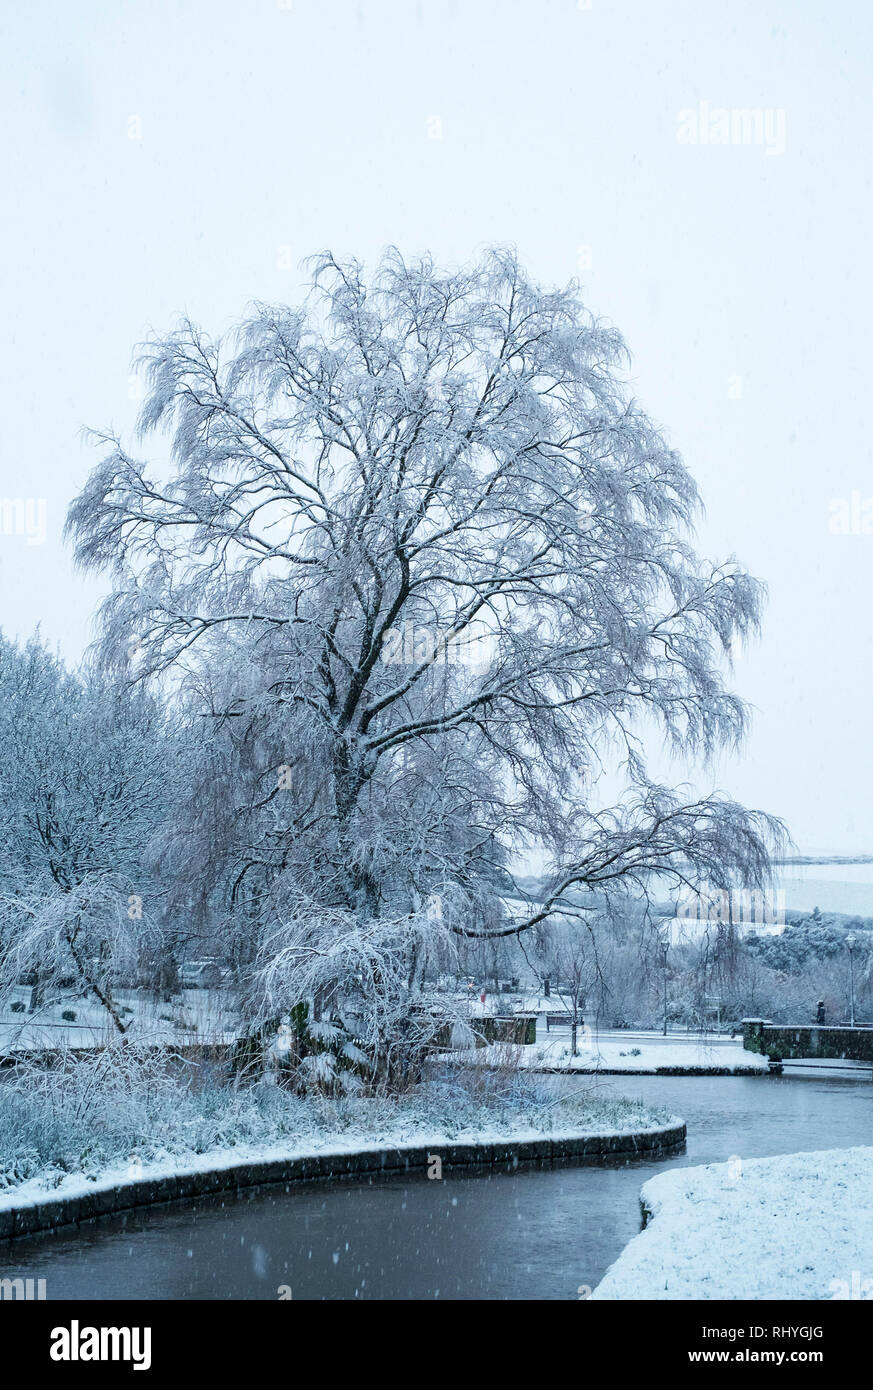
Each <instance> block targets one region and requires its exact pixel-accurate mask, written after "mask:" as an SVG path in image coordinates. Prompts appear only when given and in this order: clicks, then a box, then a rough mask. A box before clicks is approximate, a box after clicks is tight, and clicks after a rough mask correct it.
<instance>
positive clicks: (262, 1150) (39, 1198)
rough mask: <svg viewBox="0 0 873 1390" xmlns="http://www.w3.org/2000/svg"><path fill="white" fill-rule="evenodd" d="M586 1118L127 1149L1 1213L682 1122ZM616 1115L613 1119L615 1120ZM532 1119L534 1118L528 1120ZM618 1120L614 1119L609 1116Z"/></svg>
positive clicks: (38, 1182) (641, 1111)
mask: <svg viewBox="0 0 873 1390" xmlns="http://www.w3.org/2000/svg"><path fill="white" fill-rule="evenodd" d="M588 1108H589V1114H588V1117H587V1119H586V1118H579V1119H576V1120H574V1122H573V1124H572V1125H566V1124H562V1123H561V1121H560V1119H556V1118H555V1117H554V1111H551V1113H550V1114H548V1115H546V1114H540V1115H539V1116H536V1117H528V1119H527V1122H526V1121H525V1118H524V1117H522V1116H520V1117H519V1118H518V1120H517V1121H516V1123H515V1124H513V1123H508V1124H507V1123H506V1122H505V1121H503V1122H501V1123H500V1124H499V1125H477V1124H475V1123H470V1124H468V1125H460V1126H458V1127H457V1128H455V1127H452V1130H451V1133H447V1132H446V1130H445V1129H443V1130H442V1131H440V1130H439V1129H434V1128H433V1126H432V1124H430V1125H429V1124H428V1123H427V1122H426V1120H424V1119H423V1118H422V1117H420V1116H416V1115H409V1116H404V1115H403V1114H402V1112H401V1113H400V1114H399V1115H397V1117H396V1118H395V1121H394V1123H393V1125H392V1124H388V1125H383V1126H375V1125H374V1126H370V1125H360V1126H359V1127H356V1128H353V1129H349V1130H346V1132H344V1133H343V1134H336V1133H324V1134H321V1135H317V1134H312V1133H309V1134H307V1135H306V1136H305V1137H302V1138H301V1139H299V1140H297V1141H296V1142H295V1141H293V1140H289V1139H287V1138H286V1139H285V1140H284V1141H283V1142H282V1143H273V1144H270V1143H254V1144H253V1143H237V1144H233V1145H232V1146H223V1147H215V1148H210V1149H208V1150H207V1151H206V1152H205V1153H197V1154H193V1153H190V1152H189V1153H183V1152H177V1153H175V1154H172V1155H170V1154H167V1155H166V1156H165V1157H164V1158H162V1159H160V1160H152V1161H143V1160H142V1159H141V1158H140V1157H139V1155H138V1154H136V1153H132V1154H131V1155H130V1158H129V1159H128V1161H127V1162H126V1163H121V1164H118V1163H116V1164H111V1165H106V1166H103V1167H100V1168H98V1169H94V1170H92V1171H90V1172H88V1173H84V1172H75V1173H62V1172H59V1171H58V1170H53V1171H51V1172H42V1173H39V1174H36V1175H35V1176H34V1177H32V1178H28V1179H27V1180H26V1181H24V1182H20V1183H17V1184H16V1185H15V1186H14V1187H6V1188H2V1189H0V1211H3V1210H6V1209H8V1208H10V1207H15V1208H16V1209H18V1208H20V1207H26V1206H31V1205H33V1204H34V1203H39V1202H46V1201H54V1200H56V1199H57V1198H58V1197H78V1196H81V1195H82V1194H83V1193H86V1192H103V1191H106V1190H107V1189H108V1188H112V1187H117V1186H124V1185H126V1184H127V1183H130V1182H133V1181H140V1180H141V1179H157V1178H166V1177H173V1176H175V1175H176V1174H180V1173H202V1172H211V1171H213V1170H215V1169H224V1168H236V1167H238V1166H239V1165H240V1164H245V1163H260V1162H265V1161H269V1160H272V1159H280V1160H290V1159H292V1158H303V1157H311V1156H313V1155H318V1156H320V1157H324V1156H327V1155H330V1154H348V1153H360V1152H373V1151H376V1152H378V1151H379V1150H381V1149H386V1148H387V1149H392V1150H400V1151H403V1150H404V1149H414V1148H418V1149H420V1148H423V1147H427V1148H428V1149H432V1150H433V1152H434V1153H435V1154H439V1153H440V1151H441V1149H442V1148H443V1147H444V1146H446V1145H449V1144H472V1143H481V1144H489V1143H502V1142H506V1141H507V1140H509V1141H513V1142H517V1143H522V1142H524V1141H526V1140H533V1139H542V1138H543V1136H544V1135H548V1136H549V1138H551V1139H553V1140H555V1141H558V1142H560V1140H562V1139H571V1138H572V1139H576V1138H578V1137H579V1136H580V1135H585V1134H592V1135H595V1134H596V1135H598V1136H600V1137H601V1138H603V1137H612V1136H616V1135H621V1134H627V1133H646V1132H648V1131H652V1130H659V1129H662V1128H664V1126H665V1125H670V1126H672V1125H679V1124H682V1120H681V1119H680V1118H679V1116H677V1115H669V1114H665V1115H663V1116H662V1115H659V1114H658V1113H657V1112H656V1111H654V1110H653V1109H652V1107H650V1106H644V1105H643V1104H642V1102H639V1103H638V1104H636V1105H634V1103H632V1102H626V1103H625V1104H624V1107H623V1108H619V1107H618V1106H616V1105H615V1104H614V1103H610V1102H609V1101H608V1100H607V1101H598V1100H596V1099H592V1101H591V1102H590V1105H589V1107H588ZM619 1117H620V1118H619ZM531 1118H534V1119H535V1123H531V1122H530V1119H531ZM617 1119H618V1120H619V1122H618V1123H616V1120H617Z"/></svg>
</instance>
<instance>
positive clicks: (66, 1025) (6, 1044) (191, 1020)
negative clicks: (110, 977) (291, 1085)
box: [0, 985, 236, 1055]
mask: <svg viewBox="0 0 873 1390" xmlns="http://www.w3.org/2000/svg"><path fill="white" fill-rule="evenodd" d="M30 997H31V991H30V988H29V987H28V986H25V985H20V986H18V988H17V989H15V990H13V992H12V998H13V999H16V1000H17V1001H18V1002H19V1003H21V1004H22V1005H24V1010H23V1012H20V1013H13V1012H12V1009H11V1008H10V1007H8V1006H7V1007H6V1008H4V1009H3V1010H2V1011H0V1055H2V1054H3V1053H4V1052H15V1051H21V1050H23V1049H32V1048H41V1047H74V1048H75V1047H99V1046H101V1045H102V1044H103V1043H105V1042H106V1039H107V1036H108V1035H111V1034H112V1033H113V1032H114V1027H113V1025H112V1022H111V1020H110V1019H109V1018H108V1016H107V1013H106V1010H105V1009H104V1007H103V1005H102V1004H100V1003H98V1002H97V1001H96V1000H92V999H83V998H82V997H81V996H80V995H76V994H74V993H72V992H70V993H69V994H67V995H65V996H64V997H62V998H61V999H58V1000H55V1001H53V1002H52V1003H50V1004H47V1005H46V1006H45V1007H44V1008H42V1009H40V1010H39V1011H38V1012H37V1013H35V1014H31V1013H30V1012H29V1006H30ZM117 1003H118V1005H119V1007H120V1009H121V1011H122V1017H123V1020H124V1022H125V1024H126V1025H127V1026H128V1027H129V1028H131V1027H132V1031H133V1032H134V1033H135V1034H136V1036H137V1037H139V1038H142V1039H147V1040H148V1041H154V1042H156V1043H158V1042H174V1043H188V1042H201V1041H203V1042H219V1041H232V1040H233V1038H235V1036H236V1029H235V1027H234V1022H235V1020H234V1018H233V1015H232V1013H231V1012H229V1010H228V1004H227V996H226V995H225V994H223V993H222V991H221V990H218V989H186V990H181V991H179V993H178V994H176V995H175V996H174V999H173V1002H172V1003H163V1002H157V1001H155V999H154V998H152V997H149V996H147V995H145V994H142V993H138V992H137V991H135V990H119V991H118V994H117ZM64 1013H68V1014H73V1015H74V1017H73V1018H72V1019H65V1018H64V1017H63V1015H64Z"/></svg>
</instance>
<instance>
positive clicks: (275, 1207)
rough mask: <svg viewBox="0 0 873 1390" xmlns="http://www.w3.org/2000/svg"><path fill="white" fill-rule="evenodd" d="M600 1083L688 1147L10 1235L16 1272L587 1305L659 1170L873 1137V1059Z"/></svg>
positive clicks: (67, 1282)
mask: <svg viewBox="0 0 873 1390" xmlns="http://www.w3.org/2000/svg"><path fill="white" fill-rule="evenodd" d="M585 1084H587V1083H586V1082H585V1081H583V1080H582V1079H575V1078H574V1079H566V1080H565V1079H564V1078H561V1079H560V1081H558V1082H556V1085H560V1086H574V1087H575V1086H578V1085H585ZM598 1084H599V1087H601V1088H603V1089H604V1090H606V1091H607V1092H608V1093H611V1094H614V1095H638V1096H642V1097H643V1098H644V1099H646V1100H648V1101H650V1102H651V1103H653V1104H656V1105H659V1106H665V1107H667V1108H669V1109H670V1110H671V1111H673V1112H675V1113H676V1114H679V1115H682V1116H683V1117H684V1118H685V1120H686V1121H687V1124H688V1148H687V1152H686V1153H685V1154H683V1155H681V1156H679V1157H678V1158H677V1157H674V1158H670V1159H667V1160H664V1161H663V1162H640V1163H634V1164H631V1165H628V1166H623V1167H607V1166H597V1167H582V1168H580V1167H560V1168H544V1169H542V1168H523V1169H519V1170H517V1171H515V1172H508V1173H502V1172H495V1173H489V1174H487V1175H482V1176H470V1175H468V1173H467V1172H463V1173H461V1172H455V1173H453V1172H446V1173H445V1174H444V1177H443V1178H442V1180H441V1181H429V1180H428V1179H427V1178H426V1177H425V1176H424V1175H421V1176H415V1177H404V1178H386V1179H377V1180H374V1181H372V1182H367V1181H364V1182H362V1181H343V1182H337V1183H330V1184H328V1183H320V1184H316V1185H314V1186H311V1187H308V1188H300V1189H299V1190H296V1191H292V1192H290V1193H287V1194H286V1193H285V1192H284V1191H281V1190H279V1189H276V1188H272V1189H270V1188H262V1189H258V1190H252V1191H249V1192H245V1193H242V1194H240V1195H239V1196H226V1195H225V1196H222V1197H211V1198H204V1199H202V1200H199V1201H196V1202H191V1203H186V1204H185V1205H182V1206H173V1207H163V1208H155V1209H152V1210H145V1211H142V1212H137V1213H131V1214H130V1215H128V1216H126V1217H115V1218H110V1219H108V1220H102V1221H100V1222H98V1223H95V1224H93V1225H86V1226H83V1227H80V1228H77V1229H72V1228H71V1229H70V1230H69V1231H62V1232H60V1233H58V1234H56V1235H53V1236H51V1235H50V1236H38V1237H32V1238H28V1239H26V1240H23V1241H18V1242H12V1243H8V1244H6V1245H5V1246H3V1247H2V1250H0V1276H7V1277H12V1276H14V1275H24V1276H27V1277H31V1278H44V1279H45V1280H46V1296H47V1298H48V1299H75V1300H78V1299H277V1298H278V1297H279V1296H280V1293H279V1291H280V1288H281V1287H282V1286H285V1288H286V1289H290V1290H291V1295H290V1296H291V1297H293V1298H294V1299H355V1298H358V1299H407V1298H415V1299H437V1298H449V1299H521V1298H536V1299H573V1298H577V1297H579V1290H580V1288H581V1289H582V1290H583V1291H584V1289H585V1288H593V1287H594V1286H595V1285H596V1284H597V1283H598V1281H599V1280H600V1279H601V1277H602V1276H603V1274H604V1272H605V1271H606V1269H607V1267H608V1265H609V1264H611V1262H612V1261H613V1260H614V1259H615V1258H616V1257H617V1256H618V1254H619V1253H620V1252H621V1250H622V1249H623V1248H624V1246H625V1245H626V1244H627V1242H628V1241H629V1240H630V1239H631V1237H632V1236H633V1235H635V1234H636V1232H637V1231H638V1230H639V1225H640V1212H639V1203H638V1194H639V1189H640V1186H641V1185H642V1183H643V1182H645V1180H646V1179H647V1178H648V1177H650V1176H652V1175H653V1174H654V1173H657V1172H660V1171H661V1170H662V1169H664V1168H667V1167H675V1166H677V1165H678V1164H689V1163H708V1162H713V1161H721V1160H725V1159H727V1158H730V1157H731V1156H732V1155H740V1156H741V1157H743V1158H754V1157H761V1156H765V1155H768V1154H778V1153H791V1152H795V1151H797V1150H801V1149H807V1150H809V1149H821V1148H838V1147H848V1146H850V1145H853V1144H870V1145H873V1085H871V1081H870V1073H869V1071H867V1072H864V1073H860V1072H859V1073H856V1074H855V1075H854V1076H845V1075H842V1076H841V1075H837V1074H831V1075H829V1076H823V1075H817V1074H808V1073H806V1074H801V1073H799V1072H797V1073H795V1074H786V1075H784V1076H782V1077H770V1076H762V1077H749V1078H740V1077H656V1076H649V1077H646V1076H629V1077H610V1078H604V1079H602V1080H601V1081H600V1082H599V1083H598ZM285 1296H286V1297H287V1296H288V1294H287V1292H286V1293H285Z"/></svg>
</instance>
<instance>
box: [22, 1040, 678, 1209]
mask: <svg viewBox="0 0 873 1390" xmlns="http://www.w3.org/2000/svg"><path fill="white" fill-rule="evenodd" d="M125 1061H126V1065H125V1066H118V1065H116V1066H112V1065H111V1064H110V1059H109V1058H108V1056H107V1054H105V1053H104V1054H100V1055H98V1056H95V1057H93V1058H83V1059H81V1060H79V1061H76V1062H74V1063H72V1064H70V1066H69V1069H68V1070H67V1071H66V1072H65V1073H64V1074H63V1075H62V1076H61V1075H58V1074H57V1073H55V1072H54V1071H53V1070H51V1069H49V1070H46V1071H41V1070H40V1069H31V1070H29V1071H27V1072H26V1073H24V1074H23V1075H22V1076H20V1077H15V1076H13V1075H9V1076H8V1077H7V1078H6V1079H5V1080H4V1081H3V1082H2V1084H0V1215H2V1212H3V1210H4V1209H7V1208H9V1207H14V1206H17V1205H18V1204H20V1203H21V1202H22V1201H32V1200H34V1199H39V1198H43V1199H47V1198H58V1197H63V1196H66V1195H74V1194H76V1193H80V1192H83V1191H89V1190H96V1189H97V1188H98V1187H101V1188H102V1187H107V1186H108V1187H114V1186H117V1185H118V1184H119V1183H124V1182H126V1181H128V1180H139V1179H140V1178H143V1179H152V1178H155V1179H157V1178H161V1179H162V1178H164V1177H167V1176H170V1175H172V1174H175V1173H180V1172H193V1171H201V1170H206V1169H210V1170H212V1169H216V1168H220V1167H222V1166H234V1165H239V1164H241V1163H252V1162H262V1161H268V1160H273V1159H279V1158H281V1159H283V1160H284V1159H288V1160H291V1159H296V1158H302V1157H311V1156H320V1155H328V1154H331V1153H333V1154H343V1153H352V1152H358V1151H373V1150H380V1151H381V1150H387V1149H400V1148H409V1147H410V1146H413V1147H415V1146H417V1147H419V1148H421V1147H422V1146H427V1145H430V1146H434V1147H435V1148H436V1149H437V1151H438V1149H439V1146H441V1145H448V1144H467V1143H472V1144H477V1143H492V1144H494V1143H502V1144H506V1145H509V1146H512V1145H519V1144H522V1143H530V1142H533V1141H541V1140H547V1141H560V1140H561V1139H562V1138H563V1137H565V1136H568V1135H569V1136H573V1137H576V1138H579V1137H584V1136H616V1135H626V1134H638V1133H641V1132H645V1131H652V1130H657V1129H658V1128H660V1127H663V1126H664V1125H665V1124H670V1123H672V1124H677V1123H681V1121H676V1120H675V1118H673V1117H671V1116H670V1115H669V1114H668V1113H667V1112H666V1111H662V1110H660V1109H658V1108H656V1107H653V1106H650V1105H645V1104H643V1103H642V1102H641V1101H635V1100H627V1099H623V1098H618V1097H613V1098H605V1097H602V1096H595V1095H591V1094H589V1093H582V1094H578V1095H573V1096H566V1097H565V1096H561V1097H556V1096H555V1094H554V1090H553V1088H551V1087H550V1086H549V1085H548V1083H547V1082H546V1081H545V1080H544V1079H542V1078H537V1077H536V1076H533V1075H529V1074H519V1073H517V1072H516V1073H514V1074H511V1075H506V1074H502V1075H499V1074H495V1073H491V1072H485V1071H482V1070H480V1069H478V1068H475V1069H467V1070H466V1071H463V1070H458V1069H455V1068H452V1069H451V1071H450V1072H448V1073H446V1074H445V1075H435V1076H433V1077H432V1078H431V1079H430V1080H428V1081H427V1082H426V1083H423V1084H422V1085H421V1086H419V1087H418V1088H416V1089H414V1090H412V1091H410V1092H408V1093H405V1094H403V1095H400V1096H398V1097H395V1098H386V1097H378V1096H374V1097H366V1096H356V1095H345V1096H343V1095H337V1096H334V1097H328V1096H319V1095H309V1096H301V1095H297V1094H295V1093H294V1092H293V1091H291V1090H288V1089H285V1088H284V1087H282V1086H279V1085H277V1084H275V1082H270V1081H269V1080H268V1079H264V1080H262V1081H259V1082H254V1083H252V1084H249V1085H245V1086H239V1087H236V1088H235V1087H234V1086H233V1085H232V1084H229V1083H224V1084H218V1083H209V1082H208V1080H205V1079H204V1080H203V1081H201V1082H198V1083H196V1084H195V1083H194V1082H189V1083H188V1084H186V1083H184V1082H183V1081H181V1080H180V1079H179V1078H178V1077H176V1078H173V1077H172V1076H170V1075H168V1074H167V1073H166V1070H165V1069H164V1068H162V1067H160V1066H159V1065H158V1063H157V1061H155V1059H150V1058H149V1057H147V1056H146V1057H144V1058H143V1059H141V1060H140V1061H139V1062H136V1061H135V1059H133V1058H130V1057H128V1058H126V1059H125ZM195 1074H196V1073H195ZM548 1155H549V1156H551V1149H549V1150H548ZM377 1166H378V1165H377Z"/></svg>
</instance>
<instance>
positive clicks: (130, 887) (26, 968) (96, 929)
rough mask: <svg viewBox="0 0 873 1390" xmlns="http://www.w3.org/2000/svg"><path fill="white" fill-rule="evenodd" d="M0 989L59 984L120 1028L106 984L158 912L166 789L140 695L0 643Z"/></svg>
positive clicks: (130, 960)
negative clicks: (154, 860) (27, 982)
mask: <svg viewBox="0 0 873 1390" xmlns="http://www.w3.org/2000/svg"><path fill="white" fill-rule="evenodd" d="M0 739H2V746H3V752H4V767H3V778H2V779H0V989H8V988H11V987H14V985H15V984H16V983H17V981H18V980H19V979H21V978H31V979H32V980H33V981H34V991H33V1003H34V1006H35V1007H38V1006H39V1005H40V1004H41V1003H42V1001H43V999H44V998H45V996H46V995H47V994H48V993H49V992H50V991H51V990H52V989H53V988H54V987H55V986H57V985H58V984H59V982H60V981H62V980H66V981H68V982H69V981H73V982H75V983H77V985H78V986H80V987H81V989H82V990H83V992H84V993H86V994H88V995H90V996H92V997H94V998H96V999H98V1000H99V1001H100V1002H101V1003H102V1004H103V1005H104V1006H105V1007H106V1008H107V1009H108V1011H109V1013H110V1015H111V1016H112V1018H113V1021H114V1022H115V1024H116V1026H118V1027H119V1029H120V1031H123V1029H122V1027H121V1023H120V1018H119V1015H118V1012H117V1010H116V1009H115V1007H114V1005H113V1004H112V999H111V991H112V984H113V980H114V979H115V978H117V975H118V972H119V971H120V970H122V969H127V970H128V971H132V970H134V969H135V967H136V965H137V961H138V955H139V952H140V951H141V949H142V948H143V946H144V943H145V941H146V937H147V933H148V932H149V931H150V930H152V929H153V926H154V923H155V921H156V918H157V916H158V913H159V905H158V903H157V901H156V888H155V884H154V881H153V879H152V878H151V877H150V874H149V869H148V864H147V856H146V851H147V849H148V845H149V842H150V840H151V839H152V837H153V836H154V833H155V829H156V826H157V824H158V821H159V819H160V816H161V812H162V809H163V805H164V796H165V794H166V791H167V776H168V766H169V763H168V759H167V756H166V746H167V745H166V735H165V732H164V725H163V715H162V712H161V710H160V708H159V707H158V705H157V704H156V702H155V701H154V699H153V698H152V697H151V696H149V695H148V694H146V693H145V692H143V691H139V690H124V689H120V688H117V687H114V686H113V685H111V684H110V683H109V682H108V681H107V680H106V678H105V677H103V676H101V675H99V674H97V673H95V672H94V671H89V670H85V671H83V672H72V671H69V670H67V669H66V667H65V666H64V664H63V663H62V661H61V660H60V659H59V658H58V657H56V656H55V655H53V654H52V653H51V652H50V651H48V650H47V648H46V647H45V646H44V645H43V644H42V643H41V642H40V641H39V640H38V638H33V639H31V640H30V641H29V642H28V643H26V644H25V645H24V646H23V647H19V646H18V645H16V644H15V643H12V642H9V641H7V640H6V639H5V638H3V637H2V636H0Z"/></svg>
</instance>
